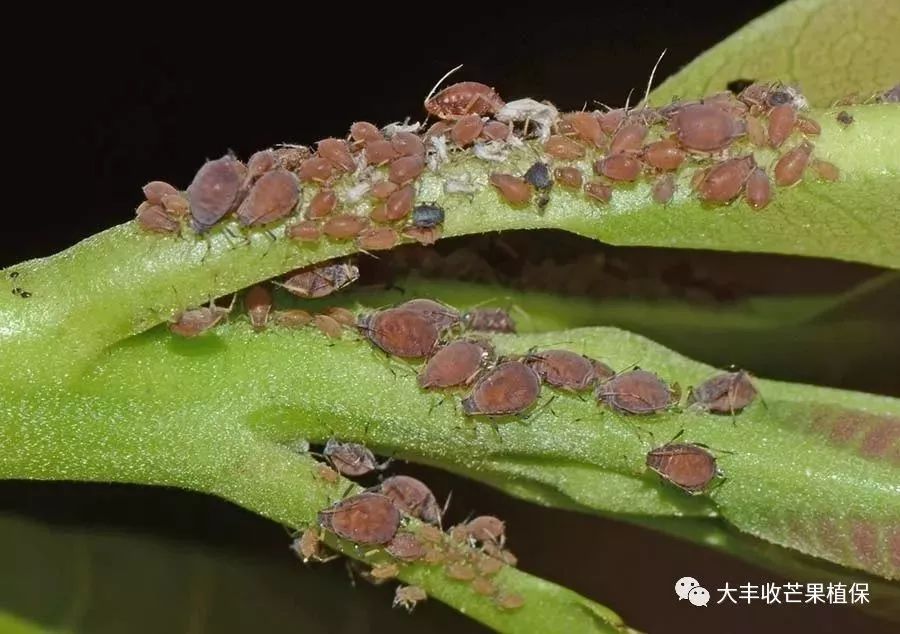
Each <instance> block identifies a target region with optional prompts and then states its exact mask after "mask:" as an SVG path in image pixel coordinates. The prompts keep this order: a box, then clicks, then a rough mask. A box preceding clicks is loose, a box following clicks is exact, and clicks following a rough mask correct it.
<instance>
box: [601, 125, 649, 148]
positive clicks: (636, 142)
mask: <svg viewBox="0 0 900 634" xmlns="http://www.w3.org/2000/svg"><path fill="white" fill-rule="evenodd" d="M646 138H647V126H645V125H641V124H639V123H627V124H625V125H623V126H622V127H621V128H619V131H618V132H616V133H615V135H613V138H612V141H610V144H609V153H610V154H618V153H620V152H637V151H638V150H640V149H641V146H642V145H643V143H644V139H646Z"/></svg>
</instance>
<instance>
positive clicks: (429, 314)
mask: <svg viewBox="0 0 900 634" xmlns="http://www.w3.org/2000/svg"><path fill="white" fill-rule="evenodd" d="M399 308H403V309H405V310H413V311H416V312H418V313H421V314H422V315H424V316H425V318H426V319H428V320H429V321H431V322H432V323H434V325H435V326H436V327H437V329H438V330H439V331H441V332H444V331H445V330H448V329H450V328H454V327H456V326H457V325H459V323H460V319H461V317H460V315H459V311H457V310H456V309H455V308H452V307H451V306H447V305H446V304H442V303H440V302H436V301H434V300H433V299H424V298H419V299H411V300H409V301H408V302H404V303H403V304H401V305H400V306H399Z"/></svg>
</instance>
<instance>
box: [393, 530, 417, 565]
mask: <svg viewBox="0 0 900 634" xmlns="http://www.w3.org/2000/svg"><path fill="white" fill-rule="evenodd" d="M386 550H387V551H388V553H390V555H391V556H392V557H396V558H397V559H402V560H403V561H416V560H417V559H421V558H422V557H424V556H425V545H424V544H423V543H422V542H420V541H419V540H418V539H417V538H416V536H415V535H413V534H412V533H397V534H396V535H394V539H392V540H391V541H390V542H388V545H387V547H386Z"/></svg>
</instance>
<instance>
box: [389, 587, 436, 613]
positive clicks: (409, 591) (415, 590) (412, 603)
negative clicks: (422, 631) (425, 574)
mask: <svg viewBox="0 0 900 634" xmlns="http://www.w3.org/2000/svg"><path fill="white" fill-rule="evenodd" d="M427 598H428V594H427V593H426V592H425V590H423V589H422V588H420V587H419V586H397V589H396V590H395V591H394V603H393V606H394V607H395V608H396V607H401V608H404V609H406V611H407V612H412V611H413V608H415V607H416V605H417V604H418V603H421V602H422V601H425V600H426V599H427Z"/></svg>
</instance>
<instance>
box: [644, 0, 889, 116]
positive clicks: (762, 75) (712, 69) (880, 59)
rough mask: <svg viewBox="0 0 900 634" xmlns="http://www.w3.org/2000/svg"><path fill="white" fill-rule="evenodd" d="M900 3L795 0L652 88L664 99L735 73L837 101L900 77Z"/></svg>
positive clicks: (820, 100) (708, 89)
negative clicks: (899, 36)
mask: <svg viewBox="0 0 900 634" xmlns="http://www.w3.org/2000/svg"><path fill="white" fill-rule="evenodd" d="M898 32H900V4H898V3H897V2H895V1H894V0H859V1H855V2H843V1H841V0H789V1H788V2H785V3H784V4H782V5H780V6H778V7H776V8H775V9H773V10H772V11H770V12H769V13H766V14H765V15H763V16H762V17H760V18H757V19H756V20H754V21H752V22H750V23H749V24H747V25H746V26H744V27H743V28H741V29H740V30H739V31H737V32H736V33H734V34H733V35H731V36H729V37H728V38H726V39H725V40H724V41H722V42H720V43H719V44H717V45H715V46H714V47H712V48H711V49H709V50H708V51H707V52H705V53H703V54H702V55H700V56H699V57H698V58H697V59H695V60H694V61H693V62H691V63H690V64H688V65H687V66H686V67H685V68H683V69H682V70H680V71H679V72H677V73H676V74H675V75H673V76H672V77H670V78H668V79H667V80H666V81H664V82H663V83H662V85H660V86H659V88H657V89H656V90H654V91H653V92H652V93H651V101H652V102H654V103H657V104H660V103H665V102H668V101H669V100H671V99H674V98H682V99H683V98H697V97H701V96H703V95H706V94H710V93H714V92H720V91H723V90H725V86H726V84H727V83H728V82H730V81H732V80H735V79H752V80H757V81H782V82H785V83H793V84H797V85H798V86H799V87H800V88H801V90H802V91H803V93H804V95H805V96H806V97H807V98H808V99H809V100H810V103H812V104H814V105H816V106H830V105H831V104H832V103H834V102H835V101H836V100H838V99H839V98H841V97H844V96H846V95H848V94H851V93H858V94H859V95H860V96H861V98H863V99H864V98H866V97H868V96H869V95H871V94H873V93H875V92H877V91H883V90H886V89H888V88H890V87H891V86H893V85H895V84H897V82H898V81H900V40H898V39H897V33H898Z"/></svg>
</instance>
